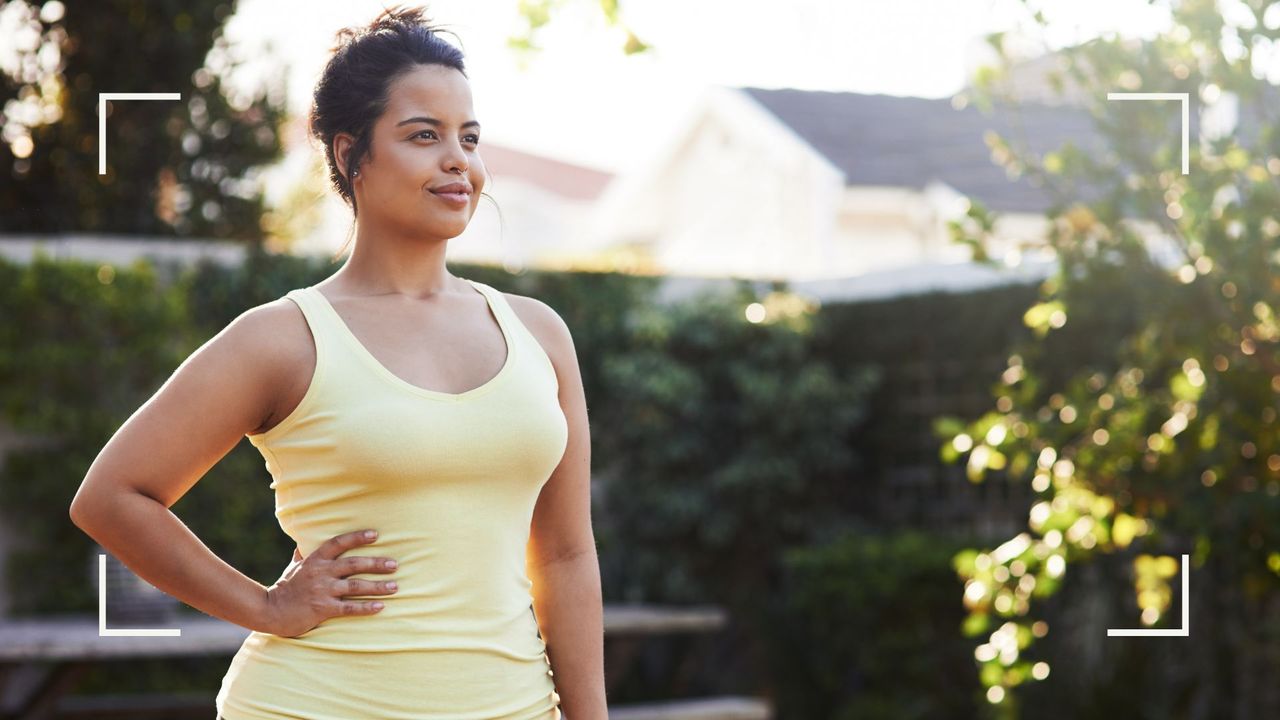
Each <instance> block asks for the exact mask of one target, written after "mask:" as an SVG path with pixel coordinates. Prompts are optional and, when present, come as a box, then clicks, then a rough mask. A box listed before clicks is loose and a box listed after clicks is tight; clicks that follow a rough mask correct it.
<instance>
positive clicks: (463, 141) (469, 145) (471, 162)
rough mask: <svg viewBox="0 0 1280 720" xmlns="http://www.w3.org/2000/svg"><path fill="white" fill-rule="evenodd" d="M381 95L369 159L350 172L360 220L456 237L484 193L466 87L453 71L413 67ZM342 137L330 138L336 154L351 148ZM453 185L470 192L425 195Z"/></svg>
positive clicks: (476, 128) (399, 230) (402, 230)
mask: <svg viewBox="0 0 1280 720" xmlns="http://www.w3.org/2000/svg"><path fill="white" fill-rule="evenodd" d="M387 95H388V97H387V109H386V112H385V113H383V115H382V117H380V118H378V120H377V121H376V122H375V123H374V126H373V139H372V143H371V153H370V155H369V156H368V157H366V158H365V160H364V161H363V162H362V163H361V164H360V165H359V166H358V167H357V168H356V169H357V170H359V172H360V174H359V175H357V176H356V177H355V178H354V180H355V182H354V183H353V189H354V192H355V194H356V203H357V206H358V208H359V215H360V216H361V217H362V218H363V217H366V216H367V218H368V219H369V220H375V219H376V222H377V223H378V224H379V225H384V224H385V225H386V226H389V227H390V229H391V230H392V231H393V232H396V233H403V234H405V235H409V236H416V235H424V234H425V235H430V236H434V237H446V238H451V237H456V236H457V235H459V234H461V233H462V231H463V230H465V229H466V227H467V223H468V222H470V221H471V216H472V215H473V214H474V213H475V211H476V205H477V203H479V201H480V191H481V190H482V189H483V188H484V163H483V162H482V161H481V159H480V153H479V151H478V149H477V146H478V144H479V141H480V127H479V125H478V124H477V123H476V122H475V115H474V112H473V110H472V107H471V87H470V84H469V83H468V82H467V79H466V77H465V76H463V74H462V73H461V72H458V71H457V70H455V69H454V68H451V67H445V66H443V65H418V66H416V67H415V68H414V69H413V70H411V71H408V72H406V73H405V74H403V75H401V76H400V77H399V78H397V79H396V80H394V81H393V82H392V83H391V86H390V88H389V90H388V94H387ZM343 137H345V138H346V140H345V141H344V140H342V139H338V140H335V152H338V153H345V152H346V151H347V150H348V149H349V148H350V144H349V140H350V138H349V136H340V138H343ZM348 170H349V169H348ZM348 176H349V175H348ZM455 183H461V184H463V185H466V186H469V192H468V190H467V189H463V191H462V192H463V194H461V195H448V194H444V193H437V192H432V191H433V190H435V189H439V188H442V187H444V186H446V185H451V184H455Z"/></svg>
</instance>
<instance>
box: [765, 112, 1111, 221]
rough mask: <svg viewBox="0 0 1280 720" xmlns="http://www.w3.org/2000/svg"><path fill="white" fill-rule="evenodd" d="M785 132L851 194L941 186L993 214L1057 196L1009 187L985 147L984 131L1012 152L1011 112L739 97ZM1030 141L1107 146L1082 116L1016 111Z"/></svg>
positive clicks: (1038, 150) (1038, 147)
mask: <svg viewBox="0 0 1280 720" xmlns="http://www.w3.org/2000/svg"><path fill="white" fill-rule="evenodd" d="M740 89H741V90H742V91H743V92H745V93H747V94H748V95H749V96H750V97H751V98H753V99H754V100H756V101H757V102H759V103H760V105H762V106H763V107H764V108H765V109H766V110H768V111H769V112H770V113H772V114H773V115H775V116H776V117H777V118H778V119H779V120H781V121H782V122H783V123H785V124H786V125H787V126H789V127H790V128H791V129H792V130H793V131H795V132H796V134H798V135H799V136H800V137H801V138H803V139H804V140H805V141H806V142H808V143H809V144H810V145H812V146H813V148H814V149H815V150H817V151H818V152H819V153H821V154H822V155H824V156H825V157H826V158H827V159H828V160H830V161H831V162H832V163H833V164H834V165H835V166H836V167H838V168H840V169H841V170H842V171H843V172H844V174H845V183H846V184H847V185H882V186H883V185H888V186H895V187H908V188H915V189H922V188H924V187H925V186H926V185H927V184H929V183H930V182H931V181H940V182H943V183H946V184H947V185H949V186H951V187H953V188H955V189H956V190H957V191H959V192H961V193H964V194H965V195H968V196H971V197H974V198H976V199H977V200H979V201H981V202H982V203H983V204H985V205H987V206H988V207H991V208H993V209H996V210H1004V211H1023V212H1041V211H1043V210H1045V209H1047V208H1048V207H1049V205H1050V204H1051V202H1052V200H1051V196H1050V195H1049V193H1048V192H1047V191H1046V190H1045V189H1043V188H1039V187H1036V186H1034V185H1032V183H1031V182H1030V181H1029V179H1028V177H1026V176H1023V177H1020V178H1018V179H1015V180H1011V179H1009V178H1008V176H1007V175H1006V173H1005V169H1004V168H1003V167H1001V166H1000V165H997V164H996V163H995V161H994V160H993V159H992V156H991V149H990V148H989V147H988V146H987V144H986V141H985V140H984V135H985V134H986V132H987V131H988V130H993V131H995V132H997V133H999V134H1000V135H1001V136H1002V137H1004V138H1005V139H1007V140H1009V141H1010V142H1012V143H1015V147H1016V143H1017V142H1019V141H1018V138H1019V133H1018V132H1015V131H1014V129H1013V127H1012V122H1011V120H1012V121H1016V117H1015V115H1014V114H1013V113H1011V112H1009V111H1008V110H1007V109H1005V110H1000V109H999V108H997V109H996V110H995V111H994V112H993V114H991V115H985V114H983V113H982V112H981V111H980V110H979V109H978V108H977V107H975V106H974V105H972V104H969V105H964V104H962V103H956V105H960V107H956V106H954V105H953V103H952V100H951V99H950V98H939V99H933V98H918V97H899V96H894V95H869V94H861V93H851V92H829V91H813V90H796V89H778V90H773V89H763V88H752V87H746V88H740ZM1018 111H1019V114H1020V115H1021V122H1022V125H1023V127H1024V128H1025V137H1026V140H1027V143H1028V146H1029V149H1030V150H1031V152H1032V153H1034V154H1036V155H1040V154H1043V153H1045V152H1048V151H1051V150H1056V149H1059V148H1061V147H1062V146H1063V145H1064V143H1066V141H1068V140H1070V141H1072V142H1073V143H1074V144H1075V145H1077V146H1078V147H1081V148H1082V149H1089V148H1092V149H1094V150H1098V149H1101V148H1103V147H1105V146H1104V145H1103V143H1102V140H1101V138H1100V136H1099V134H1098V133H1097V131H1096V130H1095V129H1094V122H1093V120H1092V119H1091V118H1090V116H1089V115H1088V113H1087V112H1086V111H1084V110H1083V109H1079V108H1076V107H1071V106H1063V105H1057V106H1053V105H1045V104H1040V103H1035V102H1022V103H1019V104H1018Z"/></svg>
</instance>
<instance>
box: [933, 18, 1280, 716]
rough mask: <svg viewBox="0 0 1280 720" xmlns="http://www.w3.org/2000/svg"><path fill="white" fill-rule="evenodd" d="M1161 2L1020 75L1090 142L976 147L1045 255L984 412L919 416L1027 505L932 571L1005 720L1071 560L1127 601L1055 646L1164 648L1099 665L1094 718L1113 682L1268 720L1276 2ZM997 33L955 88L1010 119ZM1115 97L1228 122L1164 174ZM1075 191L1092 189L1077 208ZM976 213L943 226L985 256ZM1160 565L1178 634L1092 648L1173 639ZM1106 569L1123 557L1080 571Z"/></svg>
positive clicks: (1278, 453) (1146, 711)
mask: <svg viewBox="0 0 1280 720" xmlns="http://www.w3.org/2000/svg"><path fill="white" fill-rule="evenodd" d="M1027 5H1028V6H1029V7H1031V6H1033V5H1035V4H1034V3H1032V2H1027ZM1167 7H1168V10H1169V12H1170V17H1171V22H1170V24H1169V26H1168V28H1167V29H1166V30H1164V31H1163V32H1162V33H1160V34H1159V35H1157V36H1156V37H1154V38H1152V39H1150V40H1145V41H1135V40H1126V39H1123V38H1117V37H1105V38H1102V39H1098V40H1095V41H1092V42H1089V43H1085V44H1083V45H1079V46H1076V47H1072V48H1067V49H1065V50H1062V51H1060V52H1059V53H1058V54H1057V58H1056V60H1057V61H1059V65H1058V66H1057V67H1055V68H1051V69H1050V70H1049V71H1048V72H1047V74H1046V75H1045V76H1044V80H1045V82H1047V83H1048V85H1049V86H1050V87H1053V88H1056V89H1057V90H1058V91H1060V92H1061V93H1062V94H1064V95H1070V96H1073V97H1075V98H1077V99H1078V100H1079V102H1082V103H1083V104H1084V105H1085V106H1086V107H1087V108H1088V109H1089V111H1090V112H1091V114H1093V116H1094V117H1095V118H1096V120H1097V127H1098V128H1099V130H1100V131H1101V132H1102V133H1103V134H1104V136H1105V137H1106V138H1107V141H1108V145H1109V150H1108V151H1107V152H1104V153H1099V154H1092V155H1090V154H1086V153H1083V152H1081V151H1080V150H1079V149H1077V148H1074V147H1071V146H1067V147H1064V148H1062V149H1061V150H1060V151H1057V152H1051V153H1047V154H1045V155H1043V156H1042V157H1033V156H1032V155H1031V154H1029V153H1027V152H1025V151H1024V150H1022V149H1020V148H1018V147H1016V146H1014V145H1013V144H1011V143H1010V142H1009V141H1007V140H1005V139H1004V138H996V139H994V140H993V142H992V149H993V155H994V156H995V157H996V158H997V160H998V161H1000V162H1002V163H1003V164H1004V165H1005V166H1006V168H1007V170H1008V171H1009V172H1010V173H1011V174H1012V175H1019V174H1025V175H1028V176H1030V177H1032V178H1035V179H1037V180H1038V181H1039V182H1042V183H1044V186H1045V187H1046V188H1049V189H1050V190H1051V191H1052V192H1053V193H1054V195H1055V197H1056V199H1057V200H1056V204H1055V206H1054V207H1053V208H1052V209H1051V210H1050V211H1049V212H1048V218H1047V219H1048V221H1049V225H1048V227H1049V232H1048V243H1049V245H1050V246H1051V247H1052V249H1053V250H1054V251H1055V252H1056V254H1057V257H1058V259H1059V261H1060V268H1059V271H1058V272H1057V273H1056V274H1055V275H1054V276H1053V277H1051V278H1050V279H1049V280H1047V281H1046V282H1045V283H1044V284H1043V286H1042V298H1041V302H1039V303H1038V304H1036V305H1035V306H1034V307H1031V308H1030V309H1029V310H1028V311H1027V313H1026V316H1025V321H1026V323H1027V325H1028V326H1030V327H1031V328H1032V329H1033V330H1034V331H1035V332H1034V333H1033V339H1032V340H1031V341H1030V342H1029V343H1027V344H1024V345H1022V346H1020V347H1018V348H1016V349H1015V351H1014V352H1013V354H1012V356H1011V357H1010V359H1009V366H1008V369H1007V370H1006V371H1005V372H1004V374H1003V375H1002V377H1001V378H1000V382H999V383H998V384H997V385H996V386H995V388H994V394H995V395H996V396H997V401H996V404H995V405H996V409H995V410H993V411H992V412H990V413H989V414H987V415H985V416H983V417H981V418H979V419H977V420H976V421H972V422H961V421H959V420H956V419H953V418H944V419H942V420H940V422H939V424H938V425H939V431H940V433H941V434H943V435H944V436H945V437H946V438H947V442H946V444H945V445H944V446H943V448H942V454H943V456H944V458H946V459H949V460H960V459H963V461H964V462H965V463H966V464H967V467H968V469H969V471H970V476H971V479H972V480H974V481H975V482H978V481H981V480H982V479H983V478H984V477H985V476H986V475H987V473H988V471H1000V472H1001V473H1007V474H1008V476H1009V477H1010V478H1012V479H1015V480H1018V479H1022V480H1029V481H1030V482H1031V485H1032V487H1033V488H1034V490H1035V491H1036V492H1037V493H1038V494H1039V495H1040V499H1039V501H1038V502H1036V504H1035V505H1034V506H1033V507H1032V508H1031V512H1030V518H1029V528H1028V532H1024V533H1021V534H1019V535H1018V536H1017V537H1014V538H1012V539H1010V540H1009V541H1008V542H1005V543H1003V544H1001V545H1000V546H999V547H997V548H995V549H992V550H987V551H977V550H970V551H966V552H963V553H960V554H959V555H957V556H956V558H955V567H956V569H957V571H958V573H959V574H960V575H961V577H962V578H963V579H964V580H965V590H964V595H963V599H964V603H965V605H966V606H967V607H968V608H969V613H970V617H969V620H968V622H967V623H966V626H965V628H966V631H967V634H969V635H971V636H978V635H983V636H985V637H984V641H983V643H982V644H981V645H979V646H978V647H977V648H976V651H975V657H976V658H977V660H978V661H979V664H980V679H981V680H982V683H983V684H984V685H985V686H986V690H985V692H986V699H987V701H988V703H990V705H989V707H990V708H991V710H992V714H993V715H995V716H997V717H1017V716H1018V715H1019V698H1018V697H1017V696H1016V695H1015V694H1014V693H1013V692H1012V691H1013V689H1014V688H1016V687H1018V686H1019V685H1021V684H1022V683H1024V682H1026V681H1028V680H1032V679H1044V678H1046V677H1048V673H1049V666H1048V664H1047V663H1044V662H1043V661H1037V660H1038V659H1037V658H1036V657H1035V656H1034V650H1033V649H1032V647H1031V646H1032V644H1033V643H1034V642H1036V638H1040V637H1044V636H1045V635H1046V634H1047V633H1048V631H1049V628H1048V626H1047V624H1046V623H1045V622H1044V621H1043V620H1037V619H1035V618H1033V617H1032V615H1031V610H1032V602H1033V600H1044V599H1047V598H1048V597H1050V596H1052V595H1053V594H1054V593H1056V592H1057V591H1058V589H1059V588H1060V586H1062V583H1063V582H1064V574H1065V573H1066V571H1067V569H1068V568H1070V567H1072V566H1073V565H1074V564H1076V563H1084V562H1086V561H1091V562H1090V563H1089V564H1092V565H1099V566H1100V567H1107V568H1110V567H1117V566H1118V567H1120V568H1122V569H1124V570H1125V572H1124V577H1123V579H1124V582H1126V583H1128V584H1129V585H1130V586H1131V587H1132V591H1131V592H1129V593H1127V594H1126V597H1127V599H1128V601H1129V602H1128V604H1127V607H1125V606H1120V607H1119V610H1118V611H1114V612H1111V613H1110V614H1109V615H1107V616H1106V617H1105V621H1104V622H1103V623H1102V626H1101V627H1093V628H1090V629H1088V631H1087V635H1088V636H1087V637H1083V638H1080V639H1079V640H1078V642H1079V643H1081V644H1090V645H1093V646H1094V647H1101V651H1102V652H1105V653H1112V654H1117V653H1127V652H1134V651H1135V650H1134V648H1144V649H1145V648H1150V647H1152V645H1151V644H1158V643H1161V642H1165V643H1169V642H1177V643H1180V645H1178V646H1177V647H1178V648H1185V651H1184V650H1181V649H1179V650H1177V651H1175V652H1174V653H1172V654H1171V655H1170V654H1166V655H1163V656H1161V657H1160V658H1158V659H1157V658H1155V657H1154V656H1152V657H1151V658H1150V662H1149V664H1148V666H1147V667H1146V668H1145V669H1141V668H1139V669H1134V668H1132V667H1128V668H1126V667H1124V665H1125V663H1119V664H1118V666H1119V667H1120V670H1119V672H1128V673H1130V674H1129V675H1127V676H1126V679H1127V680H1130V681H1131V684H1125V686H1124V687H1123V688H1120V687H1119V685H1120V683H1115V684H1114V685H1113V687H1112V691H1113V694H1112V695H1111V696H1110V700H1111V701H1112V706H1111V707H1109V708H1108V710H1114V709H1115V707H1114V703H1115V702H1117V698H1118V697H1121V696H1122V695H1123V694H1126V693H1127V694H1129V695H1131V696H1137V697H1140V698H1141V699H1142V702H1141V703H1140V704H1139V703H1135V707H1136V708H1140V712H1141V713H1142V715H1141V716H1142V717H1153V718H1154V717H1162V718H1163V717H1182V718H1221V717H1232V718H1264V717H1266V718H1273V717H1280V686H1278V685H1277V683H1276V682H1275V677H1276V674H1277V672H1280V661H1278V660H1277V657H1278V656H1280V437H1278V436H1277V435H1276V433H1275V432H1274V431H1273V428H1274V423H1275V420H1276V407H1277V394H1278V393H1280V346H1278V345H1277V340H1280V319H1278V318H1277V308H1278V307H1280V280H1278V279H1277V277H1278V276H1277V274H1276V271H1277V265H1280V222H1278V221H1277V214H1278V212H1280V133H1278V132H1277V127H1276V125H1275V119H1276V116H1275V115H1274V113H1273V112H1271V111H1270V110H1269V106H1270V107H1275V103H1276V98H1277V93H1276V92H1275V89H1274V88H1273V87H1272V86H1271V85H1270V84H1269V83H1268V82H1266V81H1265V80H1264V79H1262V78H1263V77H1265V73H1267V72H1268V71H1274V70H1275V68H1274V66H1268V65H1266V64H1265V63H1270V62H1271V58H1272V57H1273V56H1274V54H1275V51H1276V50H1278V49H1280V45H1277V40H1280V30H1277V29H1276V28H1278V27H1280V3H1274V2H1247V3H1232V4H1231V12H1230V13H1227V12H1225V11H1223V10H1221V9H1220V7H1219V5H1218V4H1217V3H1215V2H1212V1H1211V0H1182V1H1181V2H1179V1H1177V0H1172V1H1171V2H1170V3H1168V4H1167ZM1032 15H1033V16H1034V18H1035V20H1036V21H1037V22H1038V23H1039V24H1040V25H1045V24H1047V22H1048V21H1047V20H1046V18H1045V16H1044V14H1043V13H1042V12H1040V11H1036V10H1034V9H1032ZM1002 39H1003V38H1002V37H1000V36H993V37H992V38H991V41H992V45H993V46H994V47H995V48H996V49H997V51H1001V52H1000V53H999V56H1000V58H1001V60H1000V61H999V63H998V66H997V67H994V68H989V69H987V70H986V71H984V72H983V73H981V74H980V76H979V82H978V83H977V84H976V85H975V87H974V89H973V92H974V94H975V95H976V96H977V99H978V100H979V101H980V102H982V103H983V105H984V106H985V107H987V108H988V109H989V108H991V107H993V106H995V105H996V104H1000V105H1002V106H1003V105H1004V104H1006V103H1008V104H1010V105H1011V106H1013V107H1014V108H1015V111H1016V105H1017V102H1018V97H1016V96H1014V95H1013V94H1012V90H1011V88H1013V87H1014V85H1015V83H1013V82H1011V81H1010V79H1011V78H1012V77H1014V73H1015V72H1016V70H1017V67H1018V65H1017V63H1014V62H1011V59H1010V57H1009V55H1008V54H1007V53H1004V52H1003V51H1002V50H1003V47H1004V45H1003V43H1002ZM1024 67H1025V66H1024ZM1041 67H1044V66H1043V65H1041ZM1018 79H1019V80H1025V79H1026V78H1025V77H1024V78H1018ZM1117 91H1120V92H1180V93H1189V94H1190V103H1191V108H1192V111H1193V113H1195V112H1198V111H1199V110H1201V109H1202V108H1208V109H1209V111H1210V112H1216V111H1220V110H1222V109H1223V108H1224V107H1225V106H1227V104H1228V103H1230V104H1231V105H1233V106H1235V107H1237V108H1238V121H1237V125H1236V127H1235V131H1234V132H1232V133H1227V134H1218V135H1216V136H1215V135H1209V136H1206V137H1205V138H1204V139H1203V142H1200V143H1197V142H1195V136H1194V135H1193V136H1192V139H1193V141H1192V143H1191V148H1190V173H1189V174H1186V175H1184V174H1182V172H1181V134H1180V132H1179V129H1180V124H1181V118H1180V112H1179V109H1180V108H1179V104H1178V103H1177V102H1176V101H1172V102H1155V101H1153V102H1134V101H1128V102H1115V101H1110V102H1109V101H1108V99H1107V93H1108V92H1117ZM1201 119H1202V120H1204V119H1206V117H1202V118H1201ZM1086 187H1088V188H1093V189H1102V190H1104V191H1105V192H1103V193H1101V194H1100V197H1099V198H1097V199H1094V200H1091V201H1087V202H1086V201H1082V200H1081V197H1082V193H1081V189H1082V188H1086ZM994 223H995V218H994V217H993V216H992V215H991V214H990V213H988V212H987V211H985V210H984V209H983V208H982V207H981V206H979V205H977V204H975V205H973V207H972V209H971V210H970V212H969V215H968V217H966V218H964V219H962V220H960V221H957V222H955V223H953V226H952V230H953V234H954V236H955V238H956V239H957V240H958V241H962V242H967V243H971V244H975V245H978V246H982V247H986V246H987V245H988V244H989V243H988V241H989V240H990V239H991V237H992V230H993V226H994ZM1000 260H1001V258H997V257H994V256H993V257H991V258H990V261H992V262H999V261H1000ZM1100 338H1105V341H1101V342H1100V341H1099V339H1100ZM1082 348H1083V349H1082ZM1064 357H1066V358H1070V359H1071V361H1072V362H1073V365H1072V366H1069V367H1067V366H1064V364H1063V363H1062V358H1064ZM1182 553H1187V554H1189V555H1190V573H1191V575H1190V577H1191V596H1190V607H1189V608H1188V610H1189V612H1190V618H1191V625H1190V627H1191V635H1190V638H1187V639H1182V638H1179V639H1176V640H1158V639H1152V638H1119V637H1115V638H1113V637H1108V636H1106V635H1105V633H1104V631H1103V628H1105V627H1135V626H1139V625H1143V626H1149V627H1164V628H1178V627H1180V626H1181V624H1182V620H1181V618H1180V614H1181V612H1180V611H1181V609H1182V608H1181V603H1180V600H1179V598H1180V595H1181V587H1180V581H1177V580H1176V578H1178V575H1179V570H1180V568H1179V560H1180V555H1181V554H1182ZM1112 557H1114V558H1116V559H1122V560H1124V561H1125V562H1124V564H1122V565H1120V564H1117V563H1101V564H1099V563H1097V561H1098V560H1102V559H1104V558H1105V559H1109V558H1112ZM1172 582H1178V586H1177V588H1176V589H1174V588H1172V587H1171V583H1172ZM1174 610H1178V611H1179V612H1174ZM1141 643H1147V645H1140V644H1141ZM1163 647H1165V648H1166V650H1167V649H1168V646H1167V645H1166V646H1163ZM1143 651H1145V650H1143ZM1069 674H1070V673H1069ZM1153 677H1155V678H1157V679H1155V680H1152V678H1153ZM1143 683H1147V684H1146V685H1144V684H1143ZM1099 695H1101V693H1099ZM1070 701H1072V702H1079V703H1084V702H1085V699H1084V698H1082V697H1081V698H1072V699H1070ZM1037 716H1038V715H1037ZM1075 716H1094V715H1092V714H1090V713H1087V712H1086V713H1084V714H1077V715H1075Z"/></svg>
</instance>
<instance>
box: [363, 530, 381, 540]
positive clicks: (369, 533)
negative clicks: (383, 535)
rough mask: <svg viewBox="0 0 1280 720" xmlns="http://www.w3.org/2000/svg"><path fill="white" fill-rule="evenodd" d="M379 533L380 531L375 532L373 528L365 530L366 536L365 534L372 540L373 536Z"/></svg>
mask: <svg viewBox="0 0 1280 720" xmlns="http://www.w3.org/2000/svg"><path fill="white" fill-rule="evenodd" d="M377 534H378V533H376V532H374V531H372V530H365V531H364V536H365V537H366V538H369V539H370V540H372V539H373V536H374V535H377Z"/></svg>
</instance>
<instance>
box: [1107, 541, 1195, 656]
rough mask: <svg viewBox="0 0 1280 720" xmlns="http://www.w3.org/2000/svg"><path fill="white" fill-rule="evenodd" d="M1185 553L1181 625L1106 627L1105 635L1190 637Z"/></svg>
mask: <svg viewBox="0 0 1280 720" xmlns="http://www.w3.org/2000/svg"><path fill="white" fill-rule="evenodd" d="M1188 564H1189V563H1188V562H1187V554H1186V553H1183V554H1182V627H1180V628H1170V629H1168V630H1162V629H1154V628H1107V637H1116V636H1117V635H1120V636H1124V637H1133V636H1148V637H1149V636H1153V635H1154V636H1158V637H1190V636H1191V581H1190V580H1189V579H1188V575H1187V565H1188Z"/></svg>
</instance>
